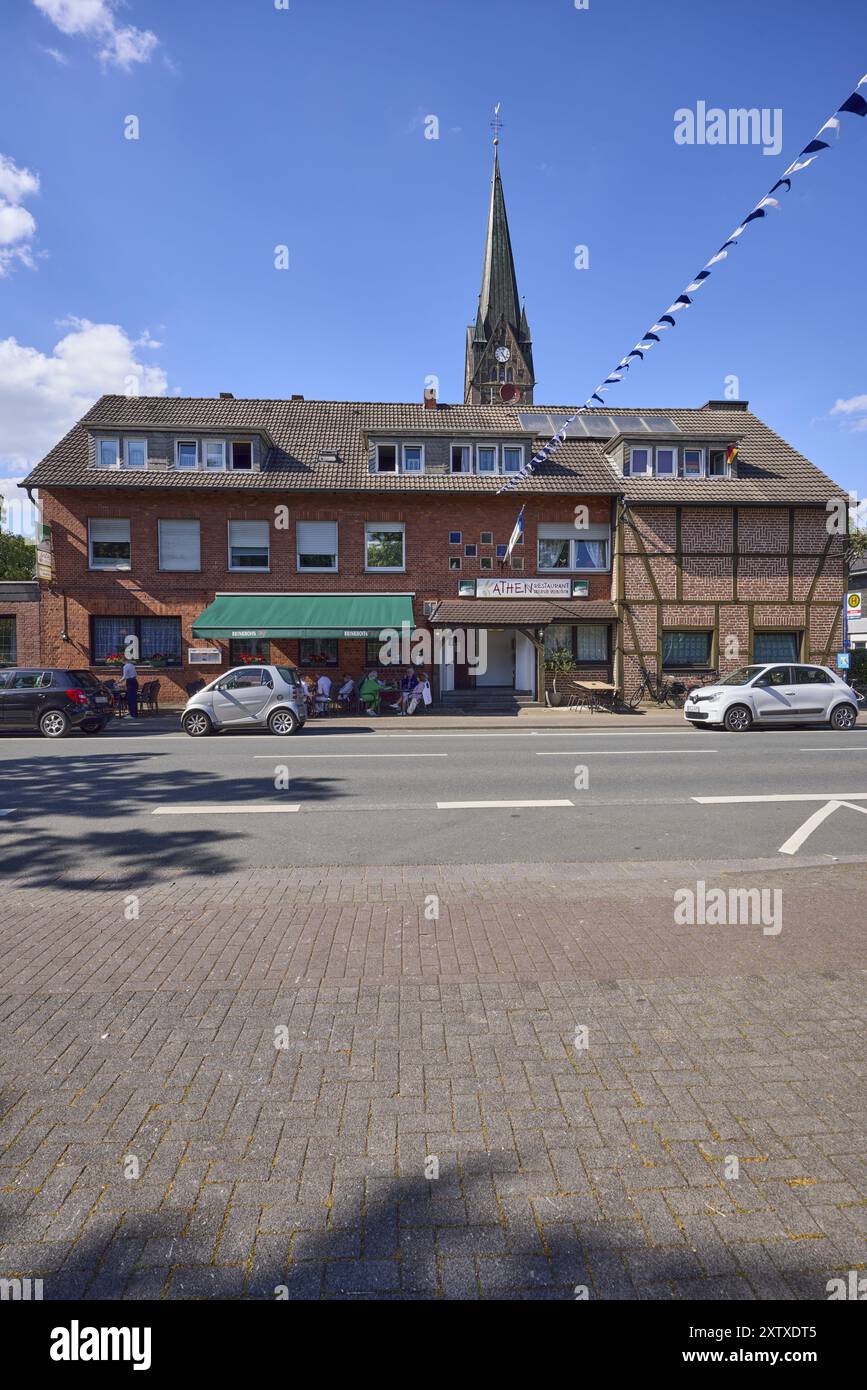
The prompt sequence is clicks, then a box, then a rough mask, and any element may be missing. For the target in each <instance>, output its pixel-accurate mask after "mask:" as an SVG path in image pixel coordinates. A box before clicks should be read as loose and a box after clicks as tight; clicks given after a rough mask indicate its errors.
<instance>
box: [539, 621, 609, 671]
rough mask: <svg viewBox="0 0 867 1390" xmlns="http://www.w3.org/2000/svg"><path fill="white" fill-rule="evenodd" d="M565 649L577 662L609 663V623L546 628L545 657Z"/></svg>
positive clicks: (557, 625)
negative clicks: (562, 648)
mask: <svg viewBox="0 0 867 1390" xmlns="http://www.w3.org/2000/svg"><path fill="white" fill-rule="evenodd" d="M561 647H565V648H566V650H567V651H569V652H571V653H572V656H573V658H574V659H575V661H576V662H584V663H585V664H586V663H589V662H603V663H606V664H607V662H608V625H607V623H549V624H548V626H547V627H546V628H545V656H546V657H550V656H551V655H552V654H553V653H554V652H555V651H557V650H559V649H560V648H561Z"/></svg>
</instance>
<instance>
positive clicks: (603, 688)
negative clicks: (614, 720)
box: [575, 681, 617, 714]
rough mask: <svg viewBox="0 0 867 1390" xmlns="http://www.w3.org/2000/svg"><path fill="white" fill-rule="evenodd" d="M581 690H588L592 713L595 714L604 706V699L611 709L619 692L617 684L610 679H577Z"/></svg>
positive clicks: (589, 705) (589, 706)
mask: <svg viewBox="0 0 867 1390" xmlns="http://www.w3.org/2000/svg"><path fill="white" fill-rule="evenodd" d="M575 684H576V685H577V686H578V689H579V690H582V691H586V692H587V694H588V695H589V697H590V698H589V704H588V708H589V710H590V713H591V714H595V713H596V711H597V710H598V709H602V708H603V707H604V705H603V701H607V706H608V708H609V709H612V710H613V708H614V696H615V695H616V694H617V686H616V685H612V684H611V682H610V681H576V682H575Z"/></svg>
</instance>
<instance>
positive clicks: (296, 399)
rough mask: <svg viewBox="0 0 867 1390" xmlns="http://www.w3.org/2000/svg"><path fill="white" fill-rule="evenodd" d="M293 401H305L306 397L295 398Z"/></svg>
mask: <svg viewBox="0 0 867 1390" xmlns="http://www.w3.org/2000/svg"><path fill="white" fill-rule="evenodd" d="M292 399H293V401H303V399H304V397H303V396H293V397H292Z"/></svg>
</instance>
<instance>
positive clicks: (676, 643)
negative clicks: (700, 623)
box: [662, 629, 713, 671]
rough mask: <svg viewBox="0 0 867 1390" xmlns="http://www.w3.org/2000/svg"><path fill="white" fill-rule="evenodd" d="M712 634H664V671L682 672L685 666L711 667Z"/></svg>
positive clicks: (692, 632) (698, 632) (700, 632)
mask: <svg viewBox="0 0 867 1390" xmlns="http://www.w3.org/2000/svg"><path fill="white" fill-rule="evenodd" d="M712 639H713V633H712V632H703V631H691V630H689V629H685V630H683V631H680V632H664V633H663V634H662V669H663V670H664V671H672V670H680V669H681V668H682V667H685V666H710V653H711V642H712Z"/></svg>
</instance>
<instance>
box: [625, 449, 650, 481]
mask: <svg viewBox="0 0 867 1390" xmlns="http://www.w3.org/2000/svg"><path fill="white" fill-rule="evenodd" d="M639 449H642V450H643V451H644V453H645V454H646V455H647V468H646V469H644V470H642V471H641V472H640V473H636V472H635V469H634V468H633V467H632V455H633V454H634V453H635V452H636V451H637V450H639ZM629 476H630V478H652V477H653V445H652V444H630V446H629Z"/></svg>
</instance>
